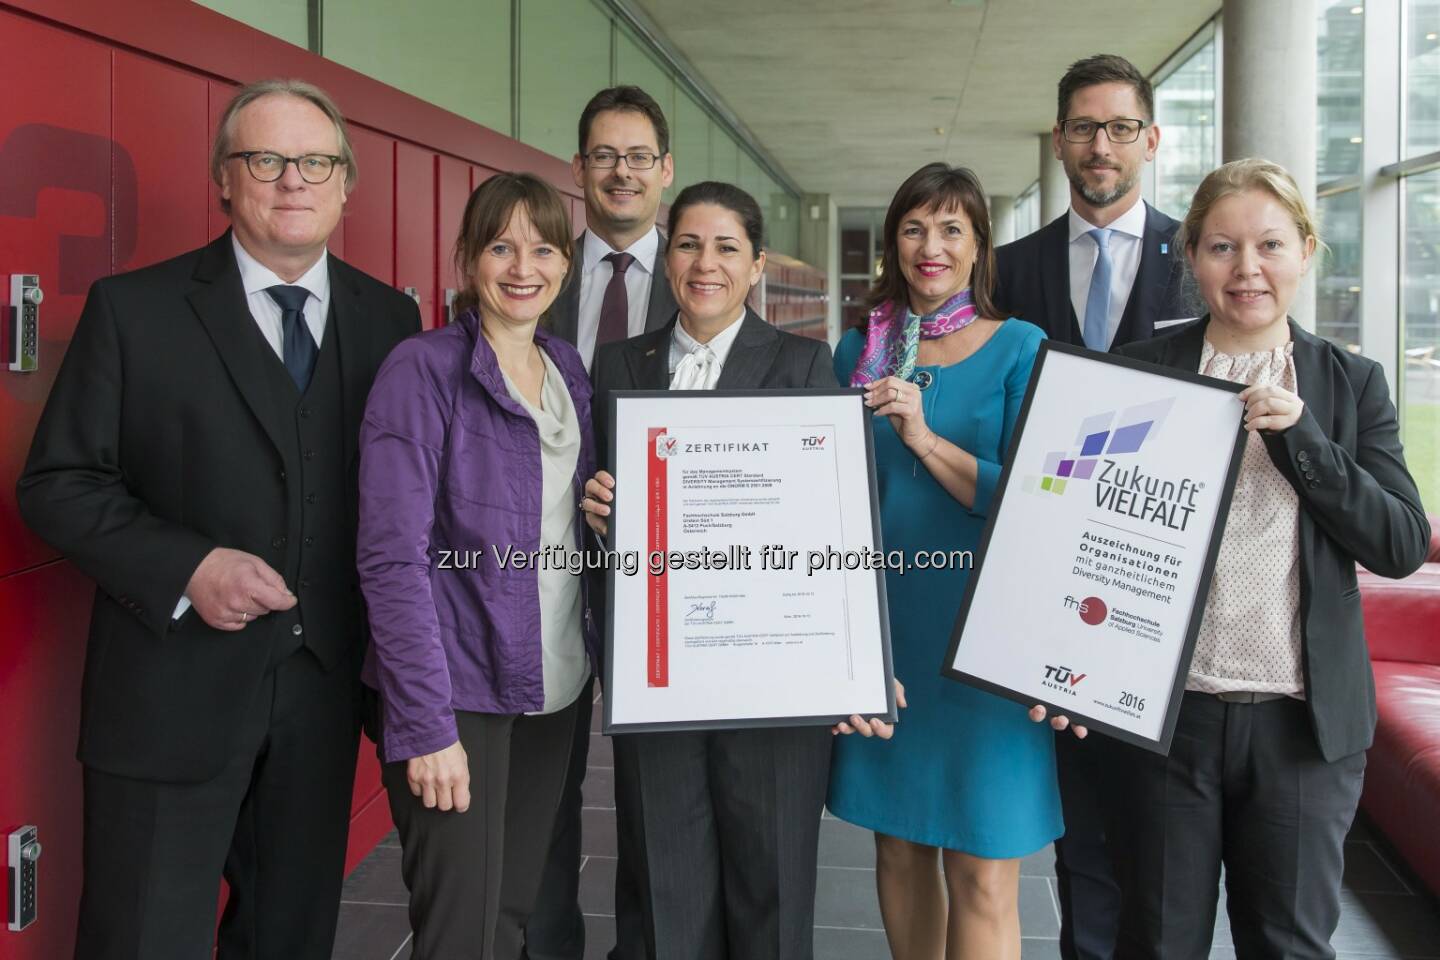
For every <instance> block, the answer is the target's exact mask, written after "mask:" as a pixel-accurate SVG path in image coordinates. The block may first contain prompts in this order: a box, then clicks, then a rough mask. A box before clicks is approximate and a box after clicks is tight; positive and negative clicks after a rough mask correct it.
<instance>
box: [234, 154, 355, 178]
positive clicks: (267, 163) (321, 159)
mask: <svg viewBox="0 0 1440 960" xmlns="http://www.w3.org/2000/svg"><path fill="white" fill-rule="evenodd" d="M225 159H226V160H244V161H245V169H247V170H249V171H250V176H252V177H254V178H255V179H256V180H259V181H260V182H261V183H274V182H275V181H276V180H279V179H280V178H281V177H283V176H285V167H286V165H287V164H291V163H293V164H295V169H296V170H297V171H299V173H300V179H301V180H304V181H305V182H306V183H311V184H315V183H324V182H325V181H327V180H329V179H330V177H331V176H333V175H334V173H335V168H336V167H337V166H340V165H341V164H343V163H344V162H345V161H344V159H342V158H341V157H336V156H332V155H331V154H328V153H307V154H305V155H304V156H300V157H286V156H282V155H281V154H278V153H271V152H270V151H268V150H241V151H240V152H238V153H232V154H229V155H228V156H226V158H225Z"/></svg>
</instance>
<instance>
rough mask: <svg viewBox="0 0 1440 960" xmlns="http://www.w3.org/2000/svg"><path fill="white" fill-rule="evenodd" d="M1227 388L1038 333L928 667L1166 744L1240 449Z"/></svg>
mask: <svg viewBox="0 0 1440 960" xmlns="http://www.w3.org/2000/svg"><path fill="white" fill-rule="evenodd" d="M1242 389H1244V387H1243V385H1242V384H1236V383H1230V382H1229V381H1225V380H1215V379H1211V378H1209V377H1202V376H1200V375H1199V374H1195V373H1189V372H1186V371H1181V370H1175V369H1170V368H1164V367H1158V366H1154V365H1152V364H1148V363H1142V362H1140V361H1135V360H1129V359H1125V358H1123V357H1115V356H1111V355H1108V354H1098V353H1092V352H1090V351H1088V350H1084V349H1082V348H1079V347H1074V346H1070V345H1068V344H1060V343H1054V342H1051V341H1046V342H1045V343H1044V344H1042V346H1041V348H1040V355H1039V357H1038V358H1037V359H1036V361H1035V369H1034V372H1033V374H1032V375H1031V378H1030V386H1029V390H1028V392H1027V393H1026V395H1025V402H1024V406H1023V407H1022V408H1021V411H1020V419H1019V421H1018V423H1017V425H1016V430H1015V439H1014V440H1013V441H1012V443H1011V448H1010V452H1009V456H1008V458H1007V460H1006V463H1005V468H1004V470H1003V472H1002V473H1001V476H1000V483H999V487H998V488H997V489H996V492H995V498H994V501H993V503H992V505H991V508H990V518H989V522H988V523H987V524H986V527H985V534H984V537H983V538H982V540H981V545H980V551H979V553H978V556H977V566H976V569H975V570H974V572H973V573H972V574H971V576H970V580H969V583H968V584H967V586H966V591H965V597H964V600H963V602H962V603H961V607H960V615H959V618H958V619H957V621H956V624H955V629H954V632H953V634H952V636H951V640H950V651H949V653H948V655H947V658H946V661H945V664H944V666H943V671H944V673H945V674H946V675H947V676H950V677H952V678H954V679H956V680H961V681H964V682H966V683H969V684H972V685H974V686H977V687H980V688H982V689H985V690H989V691H990V692H992V693H996V694H999V695H1000V696H1004V697H1008V698H1010V699H1012V700H1017V701H1019V702H1020V703H1023V704H1025V705H1026V706H1033V705H1035V704H1044V705H1045V706H1046V708H1047V709H1048V710H1049V711H1050V712H1051V713H1052V714H1054V713H1064V714H1066V715H1067V716H1069V717H1070V718H1071V720H1072V721H1074V722H1077V723H1083V724H1084V725H1086V726H1088V727H1090V728H1091V729H1092V730H1095V731H1098V732H1101V733H1105V734H1108V735H1110V736H1113V737H1115V738H1117V739H1119V740H1124V741H1126V742H1128V743H1132V744H1135V745H1137V746H1141V747H1145V748H1147V749H1150V750H1153V751H1156V752H1158V753H1168V752H1169V750H1170V739H1171V737H1172V735H1173V734H1174V731H1175V718H1176V715H1177V713H1178V711H1179V708H1180V698H1181V694H1182V693H1183V692H1184V689H1185V678H1186V675H1187V674H1188V672H1189V668H1190V658H1191V656H1192V654H1193V653H1194V648H1195V635H1196V633H1197V631H1198V630H1199V627H1200V618H1201V616H1202V615H1203V614H1204V611H1205V597H1206V594H1207V592H1208V590H1209V585H1210V577H1211V574H1212V573H1213V571H1214V568H1215V555H1216V553H1217V552H1218V551H1219V548H1220V538H1221V535H1222V534H1223V532H1224V529H1225V517H1226V515H1227V514H1228V512H1229V509H1230V496H1231V492H1232V491H1233V489H1234V486H1235V476H1236V473H1237V471H1238V470H1239V467H1240V457H1241V453H1242V452H1243V451H1244V444H1245V431H1244V429H1243V426H1242V423H1243V414H1244V405H1243V404H1242V403H1241V402H1240V401H1239V400H1238V399H1237V397H1236V394H1237V393H1239V392H1240V391H1241V390H1242Z"/></svg>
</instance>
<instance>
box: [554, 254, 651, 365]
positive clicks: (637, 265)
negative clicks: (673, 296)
mask: <svg viewBox="0 0 1440 960" xmlns="http://www.w3.org/2000/svg"><path fill="white" fill-rule="evenodd" d="M580 251H581V252H580V257H581V260H580V303H579V307H578V313H577V315H576V317H575V347H576V349H577V350H579V351H580V356H581V358H583V359H584V361H585V369H587V370H588V369H590V363H591V361H592V359H593V358H594V356H595V347H596V343H595V338H596V336H597V335H598V334H599V332H600V308H601V306H602V305H603V304H604V302H605V288H606V287H608V286H609V285H610V278H611V277H612V276H614V275H615V268H614V267H612V266H611V265H610V264H609V262H607V261H606V260H605V258H606V257H607V256H609V255H610V254H612V253H622V252H623V253H628V254H630V256H632V257H634V258H635V262H634V263H632V264H631V265H630V268H629V269H628V270H626V271H625V297H626V301H627V304H628V306H629V316H628V317H627V325H626V335H627V336H629V337H637V336H639V335H640V334H642V333H644V332H645V317H646V314H647V313H649V310H650V285H651V283H652V282H653V281H654V278H655V258H656V256H658V255H659V253H660V231H659V230H658V229H656V228H655V227H653V226H652V227H651V228H650V232H649V233H647V234H645V235H644V236H643V237H641V238H640V239H639V240H636V241H635V242H634V243H632V244H630V246H629V247H627V248H626V249H625V250H623V251H619V250H616V249H615V248H614V247H612V246H610V244H608V243H606V242H605V241H604V240H601V239H600V238H599V237H597V236H596V235H595V234H594V233H593V232H592V231H590V230H586V231H585V233H584V235H583V242H582V243H581V247H580Z"/></svg>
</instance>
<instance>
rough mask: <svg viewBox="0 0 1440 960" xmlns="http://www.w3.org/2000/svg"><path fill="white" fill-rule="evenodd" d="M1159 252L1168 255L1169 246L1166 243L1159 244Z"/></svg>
mask: <svg viewBox="0 0 1440 960" xmlns="http://www.w3.org/2000/svg"><path fill="white" fill-rule="evenodd" d="M1160 252H1161V253H1169V252H1170V244H1168V243H1162V244H1160Z"/></svg>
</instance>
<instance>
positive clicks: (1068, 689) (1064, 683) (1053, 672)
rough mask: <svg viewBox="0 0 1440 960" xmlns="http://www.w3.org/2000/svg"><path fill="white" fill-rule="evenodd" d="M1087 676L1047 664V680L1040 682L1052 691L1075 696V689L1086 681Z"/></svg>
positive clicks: (1067, 668)
mask: <svg viewBox="0 0 1440 960" xmlns="http://www.w3.org/2000/svg"><path fill="white" fill-rule="evenodd" d="M1086 676H1087V675H1086V674H1083V673H1076V672H1075V671H1073V670H1071V669H1070V668H1069V667H1056V666H1051V665H1050V664H1048V663H1047V664H1045V679H1044V680H1042V681H1040V682H1041V684H1043V685H1044V686H1046V687H1049V688H1050V689H1051V690H1058V691H1060V692H1061V693H1063V694H1065V695H1066V696H1070V697H1073V696H1075V687H1076V685H1077V684H1079V683H1080V681H1081V680H1084V679H1085V677H1086Z"/></svg>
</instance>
